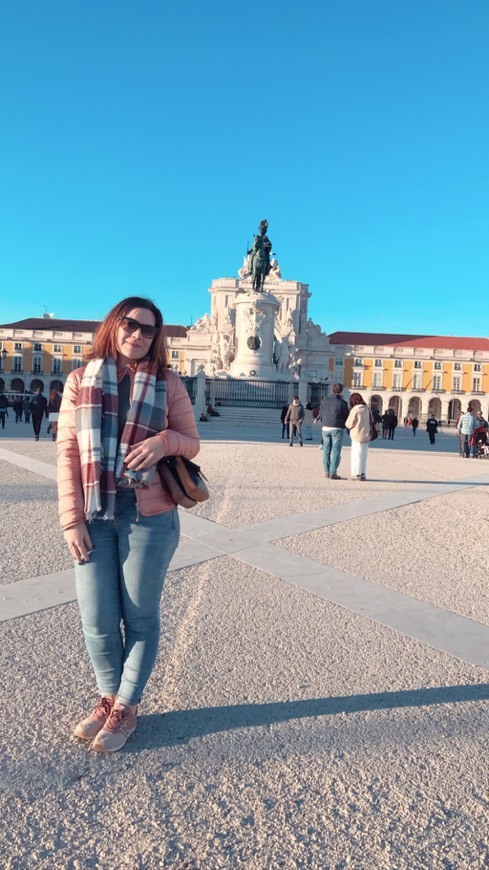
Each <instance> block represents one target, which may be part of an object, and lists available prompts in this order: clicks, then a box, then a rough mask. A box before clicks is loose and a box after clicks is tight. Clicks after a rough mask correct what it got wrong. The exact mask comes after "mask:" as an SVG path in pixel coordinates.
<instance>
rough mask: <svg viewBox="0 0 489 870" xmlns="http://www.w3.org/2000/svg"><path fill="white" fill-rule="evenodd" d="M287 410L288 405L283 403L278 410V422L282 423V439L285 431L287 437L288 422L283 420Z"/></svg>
mask: <svg viewBox="0 0 489 870" xmlns="http://www.w3.org/2000/svg"><path fill="white" fill-rule="evenodd" d="M288 410H289V406H288V405H284V406H283V408H282V410H281V412H280V422H281V424H282V439H283V437H284V434H285V432H287V438H288V437H289V423H288V422H287V423H286V422H285V418H286V416H287V411H288Z"/></svg>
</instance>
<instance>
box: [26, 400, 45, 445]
mask: <svg viewBox="0 0 489 870" xmlns="http://www.w3.org/2000/svg"><path fill="white" fill-rule="evenodd" d="M29 407H30V409H31V414H32V428H33V430H34V438H35V439H36V441H39V435H40V433H41V423H42V418H43V417H45V416H47V407H48V400H47V399H46V396H43V394H42V387H38V388H37V390H36V392H35V393H34V395H33V397H32V399H31V400H30V402H29Z"/></svg>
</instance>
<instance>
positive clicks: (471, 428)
mask: <svg viewBox="0 0 489 870" xmlns="http://www.w3.org/2000/svg"><path fill="white" fill-rule="evenodd" d="M476 429H477V412H476V411H475V410H474V408H473V407H472V405H469V406H468V408H467V411H466V413H465V414H462V415H461V416H460V417H459V419H458V421H457V433H458V436H459V446H460V455H461V456H462V457H463V458H464V459H468V458H469V456H470V441H471V438H472V435H473V434H474V432H475V430H476Z"/></svg>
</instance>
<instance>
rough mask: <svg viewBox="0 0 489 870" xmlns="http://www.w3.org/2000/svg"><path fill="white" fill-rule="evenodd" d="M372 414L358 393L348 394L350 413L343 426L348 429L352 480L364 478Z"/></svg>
mask: <svg viewBox="0 0 489 870" xmlns="http://www.w3.org/2000/svg"><path fill="white" fill-rule="evenodd" d="M371 422H373V419H372V415H371V413H370V410H369V408H368V405H366V404H365V402H364V400H363V398H362V396H361V395H360V393H352V394H351V396H350V413H349V414H348V417H347V420H346V423H345V427H346V429H349V431H350V438H351V450H350V469H351V476H352V478H353V479H354V480H366V479H367V477H366V474H367V456H368V445H369V443H370V423H371Z"/></svg>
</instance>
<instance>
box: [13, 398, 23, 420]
mask: <svg viewBox="0 0 489 870" xmlns="http://www.w3.org/2000/svg"><path fill="white" fill-rule="evenodd" d="M12 410H13V412H14V414H15V422H16V423H22V411H23V410H24V408H23V405H22V399H16V400H15V402H13V403H12Z"/></svg>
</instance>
